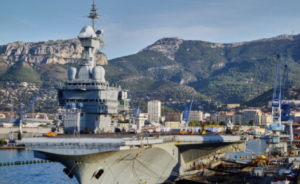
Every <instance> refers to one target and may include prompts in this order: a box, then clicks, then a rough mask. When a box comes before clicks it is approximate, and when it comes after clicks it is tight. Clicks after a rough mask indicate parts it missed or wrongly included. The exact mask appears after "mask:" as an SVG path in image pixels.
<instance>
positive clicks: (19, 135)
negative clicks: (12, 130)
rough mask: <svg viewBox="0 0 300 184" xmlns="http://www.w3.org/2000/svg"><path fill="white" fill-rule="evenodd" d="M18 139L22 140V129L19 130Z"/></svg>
mask: <svg viewBox="0 0 300 184" xmlns="http://www.w3.org/2000/svg"><path fill="white" fill-rule="evenodd" d="M18 140H22V134H21V132H20V131H19V132H18Z"/></svg>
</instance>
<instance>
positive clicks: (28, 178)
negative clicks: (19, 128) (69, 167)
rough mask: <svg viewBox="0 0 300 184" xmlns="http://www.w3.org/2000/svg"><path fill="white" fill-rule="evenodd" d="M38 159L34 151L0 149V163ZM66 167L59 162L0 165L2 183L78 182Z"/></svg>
mask: <svg viewBox="0 0 300 184" xmlns="http://www.w3.org/2000/svg"><path fill="white" fill-rule="evenodd" d="M30 160H31V161H33V160H38V159H35V158H34V156H33V152H32V151H26V150H0V163H3V162H6V163H7V162H15V161H21V162H22V161H25V162H26V161H30ZM64 168H65V167H64V166H63V165H62V164H60V163H57V162H51V163H48V162H47V163H36V164H25V165H9V166H0V184H41V183H42V184H54V183H55V184H57V183H58V184H59V183H63V184H78V182H77V180H76V179H75V177H74V178H72V179H70V178H69V177H68V176H67V175H66V174H65V173H64V172H63V169H64Z"/></svg>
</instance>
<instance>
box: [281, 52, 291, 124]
mask: <svg viewBox="0 0 300 184" xmlns="http://www.w3.org/2000/svg"><path fill="white" fill-rule="evenodd" d="M281 93H282V95H281V121H289V120H290V94H289V76H288V65H287V56H286V58H285V60H284V69H283V75H282V85H281Z"/></svg>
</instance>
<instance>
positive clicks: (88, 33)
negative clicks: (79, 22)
mask: <svg viewBox="0 0 300 184" xmlns="http://www.w3.org/2000/svg"><path fill="white" fill-rule="evenodd" d="M78 37H79V38H91V37H92V38H94V37H97V36H96V34H95V32H94V29H93V28H92V27H91V26H84V27H83V28H82V29H81V31H80V33H79V35H78Z"/></svg>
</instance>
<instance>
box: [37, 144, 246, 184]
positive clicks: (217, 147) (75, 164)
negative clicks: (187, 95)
mask: <svg viewBox="0 0 300 184" xmlns="http://www.w3.org/2000/svg"><path fill="white" fill-rule="evenodd" d="M233 145H235V146H233ZM241 145H242V146H241ZM233 147H235V148H237V147H239V148H238V149H233ZM240 149H243V144H241V143H234V144H233V143H208V144H180V143H178V142H177V143H174V142H170V143H164V144H157V145H152V146H147V147H141V148H133V149H129V150H120V151H108V152H100V153H93V154H85V155H61V154H53V153H47V152H41V151H35V157H37V158H41V159H50V160H52V161H55V162H60V163H61V164H63V165H64V166H65V167H66V168H67V169H68V170H67V173H72V175H74V176H75V177H76V179H77V180H78V182H79V183H80V184H96V183H97V184H99V183H111V184H113V183H116V184H131V183H132V184H133V183H135V184H136V183H147V184H149V183H150V184H151V183H165V182H171V181H174V180H175V179H177V178H178V177H179V176H183V175H187V174H191V173H194V172H193V171H197V169H198V168H200V165H202V166H203V164H205V165H207V164H208V163H209V162H211V161H213V160H214V159H219V160H220V159H221V157H222V156H224V153H225V152H235V151H240ZM102 172H103V173H102ZM101 173H102V174H101ZM99 174H100V176H99ZM97 175H98V176H97Z"/></svg>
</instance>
